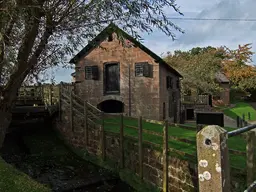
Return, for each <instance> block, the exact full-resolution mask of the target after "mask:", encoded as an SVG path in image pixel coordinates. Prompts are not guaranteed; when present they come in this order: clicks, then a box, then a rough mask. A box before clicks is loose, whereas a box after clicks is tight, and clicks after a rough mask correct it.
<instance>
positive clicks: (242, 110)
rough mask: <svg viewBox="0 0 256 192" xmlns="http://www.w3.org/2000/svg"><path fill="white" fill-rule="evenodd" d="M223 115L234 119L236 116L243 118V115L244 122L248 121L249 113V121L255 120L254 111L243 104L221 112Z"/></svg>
mask: <svg viewBox="0 0 256 192" xmlns="http://www.w3.org/2000/svg"><path fill="white" fill-rule="evenodd" d="M223 112H224V114H225V115H227V116H229V117H231V118H233V119H236V118H237V116H239V117H241V118H242V117H243V114H244V115H245V120H246V121H247V120H249V119H248V113H249V112H250V114H251V120H252V121H255V120H256V110H255V109H254V108H253V107H252V106H251V105H250V104H248V103H245V102H239V103H236V104H235V107H233V108H227V109H224V110H223Z"/></svg>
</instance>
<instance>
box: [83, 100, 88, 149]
mask: <svg viewBox="0 0 256 192" xmlns="http://www.w3.org/2000/svg"><path fill="white" fill-rule="evenodd" d="M87 118H88V116H87V101H86V100H85V101H84V139H85V145H86V146H87V144H88V124H87Z"/></svg>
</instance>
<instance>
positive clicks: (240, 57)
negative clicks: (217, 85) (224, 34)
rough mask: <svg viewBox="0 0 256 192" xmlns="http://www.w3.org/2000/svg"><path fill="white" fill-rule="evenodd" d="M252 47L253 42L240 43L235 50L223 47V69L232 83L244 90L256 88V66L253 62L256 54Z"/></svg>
mask: <svg viewBox="0 0 256 192" xmlns="http://www.w3.org/2000/svg"><path fill="white" fill-rule="evenodd" d="M251 48H252V47H251V44H245V45H239V46H238V48H237V49H235V50H230V49H228V48H227V47H222V49H223V50H224V51H225V55H224V56H225V58H224V59H223V61H222V69H223V71H224V72H225V74H226V76H227V77H228V78H229V79H230V81H231V82H232V85H233V86H234V87H236V88H238V89H240V90H242V91H248V90H253V89H256V84H255V82H256V67H255V66H254V65H252V63H251V62H252V56H253V54H254V53H253V52H252V51H251Z"/></svg>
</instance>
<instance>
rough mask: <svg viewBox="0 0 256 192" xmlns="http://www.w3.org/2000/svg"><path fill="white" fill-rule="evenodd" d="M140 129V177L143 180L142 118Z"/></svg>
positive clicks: (139, 119)
mask: <svg viewBox="0 0 256 192" xmlns="http://www.w3.org/2000/svg"><path fill="white" fill-rule="evenodd" d="M138 127H139V139H138V142H139V143H138V146H139V177H140V179H143V146H142V145H143V143H142V142H143V141H142V134H143V132H142V117H141V116H140V117H139V118H138Z"/></svg>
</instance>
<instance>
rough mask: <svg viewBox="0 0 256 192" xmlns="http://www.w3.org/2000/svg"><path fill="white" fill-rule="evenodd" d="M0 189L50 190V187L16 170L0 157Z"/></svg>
mask: <svg viewBox="0 0 256 192" xmlns="http://www.w3.org/2000/svg"><path fill="white" fill-rule="evenodd" d="M0 191H3V192H4V191H8V192H50V189H48V188H46V187H45V186H43V185H42V184H39V183H37V182H36V181H34V180H33V179H31V178H30V177H29V176H27V175H26V174H24V173H22V172H20V171H18V170H16V169H15V168H14V167H12V166H11V165H9V164H7V163H6V162H5V161H4V160H3V159H2V158H1V157H0Z"/></svg>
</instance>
